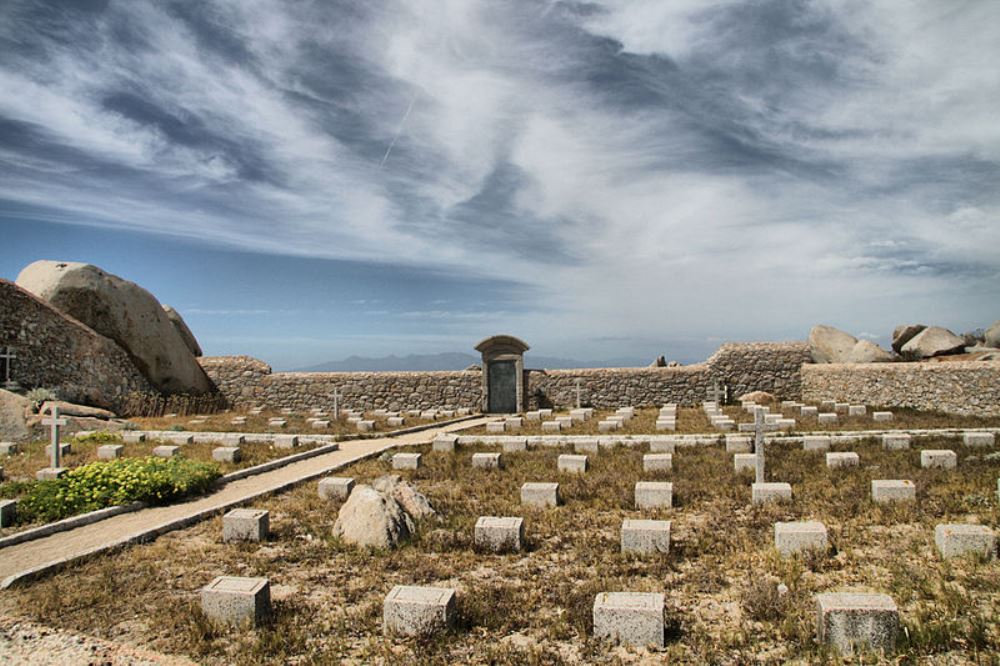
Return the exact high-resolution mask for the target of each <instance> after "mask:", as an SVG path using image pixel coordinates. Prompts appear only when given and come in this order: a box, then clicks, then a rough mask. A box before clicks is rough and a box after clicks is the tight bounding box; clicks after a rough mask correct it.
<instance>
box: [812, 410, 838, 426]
mask: <svg viewBox="0 0 1000 666" xmlns="http://www.w3.org/2000/svg"><path fill="white" fill-rule="evenodd" d="M816 421H817V422H818V423H819V424H820V425H830V424H833V423H836V422H837V415H836V414H834V413H833V412H824V413H822V414H818V415H817V416H816Z"/></svg>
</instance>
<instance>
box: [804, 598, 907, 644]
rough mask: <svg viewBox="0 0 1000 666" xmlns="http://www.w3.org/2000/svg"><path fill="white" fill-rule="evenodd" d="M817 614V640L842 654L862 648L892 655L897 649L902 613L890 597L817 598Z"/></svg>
mask: <svg viewBox="0 0 1000 666" xmlns="http://www.w3.org/2000/svg"><path fill="white" fill-rule="evenodd" d="M816 610H817V618H816V621H817V630H816V637H817V639H818V640H819V642H820V643H825V644H827V645H830V646H832V647H834V648H835V649H836V650H838V651H839V652H841V653H842V654H845V655H850V654H854V651H855V650H857V649H859V648H860V649H863V650H872V651H876V652H878V651H884V652H886V653H890V652H892V651H893V650H895V648H896V634H897V633H898V632H899V611H898V609H897V608H896V603H895V602H894V601H893V600H892V597H890V596H889V595H887V594H852V593H844V592H835V593H827V594H818V595H816Z"/></svg>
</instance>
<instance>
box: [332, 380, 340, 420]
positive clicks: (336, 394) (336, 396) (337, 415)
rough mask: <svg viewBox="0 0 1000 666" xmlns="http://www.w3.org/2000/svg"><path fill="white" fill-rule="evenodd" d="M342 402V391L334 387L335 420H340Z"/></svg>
mask: <svg viewBox="0 0 1000 666" xmlns="http://www.w3.org/2000/svg"><path fill="white" fill-rule="evenodd" d="M339 400H340V389H338V388H337V387H336V386H335V387H333V418H335V419H339V418H340V405H339V403H338V401H339Z"/></svg>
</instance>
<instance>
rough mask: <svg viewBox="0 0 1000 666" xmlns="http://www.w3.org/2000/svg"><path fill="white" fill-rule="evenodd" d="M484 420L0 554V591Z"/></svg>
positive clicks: (390, 441) (325, 458) (312, 462)
mask: <svg viewBox="0 0 1000 666" xmlns="http://www.w3.org/2000/svg"><path fill="white" fill-rule="evenodd" d="M487 420H488V419H485V418H483V419H475V420H470V421H463V422H461V423H454V424H450V425H447V426H443V427H441V428H434V429H431V430H424V431H422V432H416V433H411V434H407V435H400V436H398V437H380V438H378V439H365V440H355V441H349V442H342V443H341V449H340V450H339V451H333V452H331V453H327V454H324V455H321V456H316V457H315V458H310V459H308V460H303V461H300V462H297V463H292V464H290V465H287V466H285V467H281V468H279V469H276V470H274V471H271V472H265V473H263V474H258V475H255V476H251V477H248V478H246V479H240V480H238V481H232V482H230V483H227V484H226V485H225V486H223V487H222V488H221V489H219V491H218V492H216V493H214V494H212V495H208V496H205V497H200V498H196V499H194V500H191V501H188V502H183V503H179V504H171V505H170V506H163V507H155V508H150V509H144V510H142V511H137V512H134V513H127V514H122V515H119V516H115V517H113V518H109V519H107V520H102V521H100V522H98V523H94V524H92V525H85V526H83V527H78V528H76V529H73V530H69V531H66V532H60V533H58V534H53V535H51V536H48V537H43V538H41V539H36V540H34V541H28V542H26V543H22V544H17V545H15V546H10V547H8V548H4V549H3V550H0V581H2V583H0V586H2V587H8V586H10V585H12V584H15V583H19V582H23V581H25V580H30V579H31V578H33V577H37V576H41V575H44V574H46V573H49V572H50V571H52V570H54V569H55V568H57V567H59V566H63V565H65V564H67V563H69V562H72V561H73V560H76V559H79V558H82V557H87V556H89V555H93V554H95V553H98V552H101V551H103V550H106V549H108V548H113V547H116V546H121V545H125V544H128V543H135V542H138V541H148V540H152V539H154V538H156V537H157V536H159V535H160V534H164V533H166V532H169V531H172V530H175V529H179V528H181V527H185V526H187V525H190V524H192V523H195V522H198V521H199V520H203V519H204V518H207V517H209V516H212V515H215V514H217V513H219V512H220V511H223V510H225V509H227V508H229V507H231V506H234V505H238V504H242V503H244V502H247V501H249V500H251V499H253V498H255V497H257V496H259V495H265V494H268V493H272V492H275V491H278V490H282V489H284V488H287V487H289V486H291V485H294V484H296V483H299V482H301V481H305V480H307V479H311V478H315V477H318V476H322V475H324V474H326V473H328V472H330V471H331V470H333V469H336V468H339V467H343V466H345V465H349V464H351V463H353V462H356V461H358V460H360V459H362V458H365V457H367V456H371V455H373V454H378V453H380V452H382V451H384V450H386V449H390V448H393V447H397V446H413V445H418V444H425V443H427V442H429V441H431V440H433V439H434V437H435V436H437V435H438V434H439V433H442V432H452V431H456V430H464V429H466V428H474V427H476V426H479V425H482V424H484V423H486V422H487Z"/></svg>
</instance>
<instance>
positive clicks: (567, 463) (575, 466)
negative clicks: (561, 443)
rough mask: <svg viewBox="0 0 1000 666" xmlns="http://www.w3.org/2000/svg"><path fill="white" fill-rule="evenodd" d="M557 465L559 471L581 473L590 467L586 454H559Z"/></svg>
mask: <svg viewBox="0 0 1000 666" xmlns="http://www.w3.org/2000/svg"><path fill="white" fill-rule="evenodd" d="M557 465H558V468H559V471H560V472H565V473H567V474H583V473H585V472H586V471H587V470H588V469H589V468H590V459H589V458H588V457H587V456H576V455H570V454H563V455H561V456H559V458H558V460H557Z"/></svg>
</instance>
